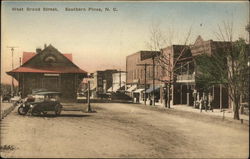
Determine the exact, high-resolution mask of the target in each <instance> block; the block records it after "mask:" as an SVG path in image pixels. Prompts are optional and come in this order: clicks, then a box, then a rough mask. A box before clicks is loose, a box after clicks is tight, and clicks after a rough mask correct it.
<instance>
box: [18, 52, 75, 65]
mask: <svg viewBox="0 0 250 159" xmlns="http://www.w3.org/2000/svg"><path fill="white" fill-rule="evenodd" d="M36 54H37V53H35V52H23V61H22V64H24V63H26V62H27V61H29V60H30V59H31V58H32V57H34V56H35V55H36ZM63 55H64V56H65V57H66V58H67V59H69V60H70V61H72V60H73V58H72V54H70V53H63Z"/></svg>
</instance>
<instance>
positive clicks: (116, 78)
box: [107, 71, 126, 92]
mask: <svg viewBox="0 0 250 159" xmlns="http://www.w3.org/2000/svg"><path fill="white" fill-rule="evenodd" d="M112 78H113V83H112V86H111V87H109V89H108V90H107V92H117V91H118V90H123V91H125V87H126V72H124V71H118V72H117V73H113V74H112Z"/></svg>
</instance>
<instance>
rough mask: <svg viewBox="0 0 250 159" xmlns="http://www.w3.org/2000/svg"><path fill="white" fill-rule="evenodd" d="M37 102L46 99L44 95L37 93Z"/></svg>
mask: <svg viewBox="0 0 250 159" xmlns="http://www.w3.org/2000/svg"><path fill="white" fill-rule="evenodd" d="M34 98H35V102H42V101H44V96H43V95H35V96H34Z"/></svg>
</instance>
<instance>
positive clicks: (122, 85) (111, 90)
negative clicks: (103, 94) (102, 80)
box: [107, 84, 125, 92]
mask: <svg viewBox="0 0 250 159" xmlns="http://www.w3.org/2000/svg"><path fill="white" fill-rule="evenodd" d="M124 86H125V85H124V84H121V87H120V85H115V86H114V87H113V88H112V87H110V88H109V89H108V90H107V92H116V91H118V90H119V89H121V88H122V87H124Z"/></svg>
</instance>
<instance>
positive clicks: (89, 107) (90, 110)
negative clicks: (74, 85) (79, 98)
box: [87, 81, 92, 112]
mask: <svg viewBox="0 0 250 159" xmlns="http://www.w3.org/2000/svg"><path fill="white" fill-rule="evenodd" d="M87 112H92V109H91V106H90V81H88V110H87Z"/></svg>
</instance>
